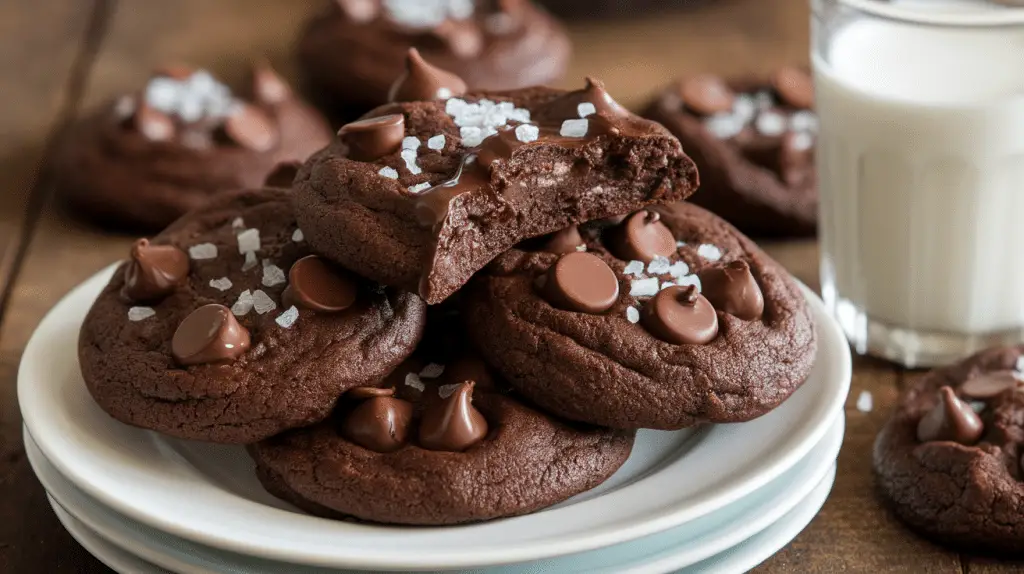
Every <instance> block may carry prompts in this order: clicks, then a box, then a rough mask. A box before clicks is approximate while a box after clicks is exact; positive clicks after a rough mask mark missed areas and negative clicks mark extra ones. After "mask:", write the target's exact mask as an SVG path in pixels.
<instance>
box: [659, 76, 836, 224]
mask: <svg viewBox="0 0 1024 574" xmlns="http://www.w3.org/2000/svg"><path fill="white" fill-rule="evenodd" d="M813 107H814V91H813V87H812V85H811V79H810V76H809V75H808V74H807V73H806V72H805V71H803V70H801V69H797V68H781V69H779V70H777V71H776V72H775V74H773V75H772V77H771V78H769V79H764V80H761V79H753V78H746V79H734V80H723V79H722V78H719V77H717V76H715V75H711V74H704V75H699V76H694V77H691V78H687V79H684V80H681V81H679V82H677V83H675V84H673V85H671V86H669V87H668V88H666V89H665V90H664V91H663V92H662V93H661V94H660V95H659V96H658V97H657V99H655V100H654V101H653V102H652V103H651V104H650V105H649V106H648V108H647V111H646V112H645V113H644V115H645V117H648V118H650V119H652V120H655V121H657V122H660V123H662V124H664V125H665V127H667V128H668V129H669V131H671V132H672V134H673V135H675V136H676V137H678V138H679V141H680V142H682V144H683V147H684V148H685V149H686V152H687V153H688V154H689V155H690V157H692V158H693V161H694V162H695V163H696V164H697V169H698V170H700V179H701V188H700V189H699V190H698V191H697V193H695V194H693V197H692V198H691V199H690V201H692V202H693V203H695V204H697V205H700V206H702V207H705V208H707V209H709V210H711V211H712V212H713V213H715V214H717V215H719V216H721V217H722V218H724V219H725V220H726V221H728V222H729V223H732V224H733V225H735V226H736V227H738V228H739V229H740V230H741V231H743V232H744V233H747V234H750V235H752V236H754V237H798V236H806V235H813V234H814V233H815V230H816V228H817V210H818V176H817V170H816V168H815V165H814V150H815V145H816V139H817V129H818V121H817V116H816V115H815V114H814V111H813Z"/></svg>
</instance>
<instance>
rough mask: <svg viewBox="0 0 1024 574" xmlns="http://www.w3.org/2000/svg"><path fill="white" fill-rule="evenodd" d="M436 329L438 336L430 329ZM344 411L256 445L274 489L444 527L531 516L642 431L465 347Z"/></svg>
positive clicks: (574, 490)
mask: <svg viewBox="0 0 1024 574" xmlns="http://www.w3.org/2000/svg"><path fill="white" fill-rule="evenodd" d="M428 338H429V335H428ZM388 381H389V383H390V384H391V385H392V386H391V387H390V388H386V389H380V388H374V389H364V388H359V389H353V390H351V391H349V392H348V393H347V394H346V395H345V397H344V398H343V399H342V401H341V403H340V404H339V407H338V409H337V411H336V412H335V415H334V418H333V420H330V421H327V422H324V423H321V424H319V425H317V426H314V427H312V428H308V429H299V430H293V431H289V432H287V433H284V434H282V435H279V436H276V437H272V438H270V439H267V440H265V441H262V442H260V443H257V444H256V445H253V446H252V447H250V449H249V450H250V453H251V454H252V456H253V458H254V459H255V460H256V466H257V474H258V476H259V478H260V481H261V482H262V483H263V485H264V487H265V488H266V489H267V490H268V491H269V492H270V493H271V494H273V495H275V496H277V497H279V498H282V499H284V500H286V501H288V502H291V503H292V504H294V505H296V506H298V507H299V508H302V509H304V510H306V511H307V512H310V513H312V514H316V515H320V516H326V517H331V518H342V517H356V518H359V519H362V520H368V521H373V522H384V523H391V524H417V525H440V524H458V523H464V522H476V521H480V520H489V519H492V518H499V517H503V516H514V515H519V514H526V513H529V512H533V511H535V510H539V509H541V508H545V507H547V506H551V505H552V504H556V503H558V502H561V501H563V500H565V499H567V498H569V497H571V496H573V495H575V494H578V493H580V492H584V491H586V490H589V489H591V488H593V487H595V486H597V485H598V484H600V483H602V482H604V480H605V479H607V478H608V477H609V476H611V475H612V474H613V473H614V472H615V471H616V470H617V469H618V468H619V467H620V466H621V465H622V463H624V462H625V461H626V458H628V457H629V453H630V449H631V448H632V445H633V433H632V432H630V431H614V430H609V429H600V428H594V427H583V426H580V425H573V424H570V423H566V422H562V421H559V420H557V419H554V418H552V417H550V416H548V415H545V414H543V413H541V412H539V411H537V410H534V409H533V408H531V407H529V406H527V405H525V404H524V403H522V402H521V401H520V400H518V399H517V398H516V397H515V396H514V395H512V394H509V393H508V392H507V391H506V390H505V389H504V385H503V383H501V382H500V381H498V380H495V379H493V378H492V376H491V374H490V373H489V372H488V371H487V368H486V367H485V366H484V365H483V363H482V362H480V361H479V360H478V359H474V358H472V357H471V356H463V357H462V358H457V359H454V360H450V361H444V362H439V363H430V362H427V361H426V360H420V358H417V359H414V360H410V361H409V362H407V363H405V364H403V365H402V366H401V367H400V368H399V369H398V370H397V371H395V372H394V373H393V374H392V375H391V376H390V377H389V378H388Z"/></svg>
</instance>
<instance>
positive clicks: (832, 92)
mask: <svg viewBox="0 0 1024 574" xmlns="http://www.w3.org/2000/svg"><path fill="white" fill-rule="evenodd" d="M1001 4H1013V2H1011V1H1010V0H1003V1H1002V2H1001V3H996V2H986V1H983V0H974V1H968V0H958V1H954V0H917V1H911V0H907V1H902V2H901V1H899V0H897V1H890V2H883V1H880V0H812V5H813V9H814V15H813V24H812V28H813V33H812V60H813V67H814V79H815V89H816V97H817V107H818V113H819V115H820V121H821V134H820V138H819V140H818V150H817V162H818V170H819V178H820V187H821V208H820V213H819V223H820V236H821V279H822V294H823V296H824V299H825V302H826V303H827V305H828V306H829V308H830V310H831V311H832V313H833V314H834V316H835V317H836V318H837V319H838V320H839V322H840V323H841V325H842V327H843V329H844V330H845V331H846V335H847V337H848V338H849V339H850V341H851V342H852V344H853V346H854V347H855V348H856V350H857V351H858V352H860V353H869V354H872V355H876V356H881V357H884V358H886V359H889V360H892V361H895V362H898V363H901V364H903V365H906V366H909V367H915V366H931V365H938V364H945V363H949V362H952V361H955V360H957V359H959V358H962V357H963V356H965V355H967V354H969V353H971V352H973V351H976V350H979V349H981V348H984V347H987V346H991V345H995V344H1005V343H1020V342H1022V341H1024V9H1022V8H1013V7H1009V6H1006V5H1001Z"/></svg>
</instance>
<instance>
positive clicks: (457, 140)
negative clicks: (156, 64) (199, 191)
mask: <svg viewBox="0 0 1024 574" xmlns="http://www.w3.org/2000/svg"><path fill="white" fill-rule="evenodd" d="M424 66H426V67H424ZM457 80H458V78H457V77H454V76H450V75H448V74H445V73H443V72H441V71H440V70H437V69H434V68H432V67H429V65H426V64H425V63H423V62H421V61H420V62H416V61H414V62H413V65H412V67H411V69H410V72H409V74H408V76H407V78H406V80H405V81H403V82H400V83H399V84H397V85H396V92H398V93H403V94H404V93H408V94H424V93H436V92H438V91H439V90H440V89H441V88H440V87H443V86H455V85H456V83H457ZM445 89H447V88H445ZM340 133H341V139H340V141H338V142H337V143H335V144H334V145H332V146H330V147H328V148H327V149H325V150H323V151H321V152H320V153H318V154H316V155H315V156H314V157H313V158H312V159H311V160H310V161H309V162H308V163H307V164H306V165H305V166H304V167H303V169H302V170H301V171H300V172H299V175H298V177H297V178H296V182H295V190H296V195H295V205H296V212H297V215H298V218H299V223H300V224H301V225H302V229H303V230H304V231H305V232H306V236H307V238H308V239H309V242H310V244H312V245H313V247H314V249H316V250H317V252H318V253H321V254H323V255H324V256H326V257H328V258H330V259H333V260H335V261H338V262H339V263H341V264H342V265H344V266H346V267H348V268H350V269H353V270H356V271H357V272H359V273H360V274H362V275H364V276H366V277H369V278H371V279H374V280H376V281H380V282H381V283H383V284H385V285H393V286H396V287H400V288H403V289H406V290H410V291H416V292H418V293H420V296H421V297H423V298H424V299H426V301H427V302H428V303H430V304H435V303H439V302H441V301H443V300H444V299H445V298H446V297H448V296H449V295H451V294H452V293H454V292H455V291H456V290H457V289H458V288H459V287H460V286H461V285H463V284H464V283H465V282H466V281H467V280H468V279H469V278H470V276H471V275H472V274H473V273H475V272H476V271H478V270H480V269H481V268H483V266H484V265H486V264H487V262H488V261H490V260H491V259H492V258H494V257H495V256H496V255H498V254H499V253H501V252H503V251H505V250H507V249H508V248H510V247H512V246H513V245H515V244H516V243H517V242H519V241H521V240H523V239H525V238H528V237H532V236H536V235H542V234H544V233H549V232H552V231H556V230H558V229H561V228H564V227H565V226H567V225H571V224H575V223H578V222H581V221H586V220H590V219H597V218H602V217H608V216H611V215H615V214H619V213H626V212H628V211H631V210H634V209H638V208H640V207H643V206H645V205H648V204H652V203H664V202H669V201H675V200H680V199H683V198H685V197H686V196H688V195H689V194H690V193H691V192H692V191H693V190H694V189H695V188H696V186H697V172H696V170H695V169H694V166H693V163H692V162H691V161H690V160H689V158H687V157H686V155H684V154H683V151H682V149H681V148H680V147H679V142H678V141H676V139H675V138H673V137H672V136H671V135H669V134H668V133H667V132H666V131H665V130H664V128H662V127H661V126H659V125H658V124H656V123H654V122H650V121H647V120H643V119H640V118H638V117H636V116H634V115H633V114H631V113H629V112H628V111H626V110H625V109H623V108H622V107H621V106H619V105H618V104H617V103H616V102H615V101H614V100H612V99H611V97H610V96H609V95H608V93H607V92H605V90H604V88H603V87H602V86H601V84H600V83H599V82H596V81H590V80H588V82H587V86H586V87H585V88H584V89H582V90H578V91H574V92H565V91H560V90H554V89H549V88H531V89H527V90H518V91H512V92H495V93H480V94H473V95H469V96H465V97H462V98H457V97H452V98H448V99H444V100H432V101H416V102H403V103H396V104H391V105H388V106H384V107H381V108H378V109H376V110H374V111H373V112H371V113H370V114H369V115H368V117H367V119H364V120H361V121H359V122H356V123H354V124H349V125H348V126H345V127H343V128H342V130H341V132H340Z"/></svg>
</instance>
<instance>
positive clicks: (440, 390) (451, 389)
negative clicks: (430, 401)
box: [437, 383, 462, 399]
mask: <svg viewBox="0 0 1024 574" xmlns="http://www.w3.org/2000/svg"><path fill="white" fill-rule="evenodd" d="M461 386H462V383H452V384H450V385H441V386H440V387H437V394H438V395H441V398H442V399H447V398H448V397H450V396H452V395H453V394H455V391H457V390H459V387H461Z"/></svg>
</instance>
